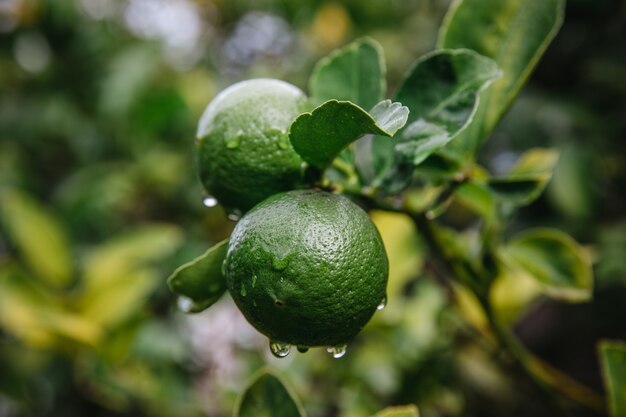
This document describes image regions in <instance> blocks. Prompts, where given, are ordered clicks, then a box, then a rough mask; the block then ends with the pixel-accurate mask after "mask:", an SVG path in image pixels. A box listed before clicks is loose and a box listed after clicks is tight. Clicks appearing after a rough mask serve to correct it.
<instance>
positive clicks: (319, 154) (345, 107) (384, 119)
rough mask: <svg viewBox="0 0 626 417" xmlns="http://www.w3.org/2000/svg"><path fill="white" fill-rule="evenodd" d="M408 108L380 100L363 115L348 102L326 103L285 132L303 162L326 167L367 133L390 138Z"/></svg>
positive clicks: (401, 122) (402, 123) (400, 123)
mask: <svg viewBox="0 0 626 417" xmlns="http://www.w3.org/2000/svg"><path fill="white" fill-rule="evenodd" d="M407 115H408V109H407V108H406V107H404V106H402V105H400V104H399V103H391V102H390V101H389V100H384V101H382V102H380V103H378V104H377V105H376V106H374V108H373V109H372V111H371V114H369V113H367V112H366V111H365V110H363V109H362V108H361V107H359V106H357V105H356V104H354V103H351V102H349V101H337V100H329V101H327V102H325V103H324V104H322V105H321V106H319V107H317V108H316V109H314V110H313V111H312V112H311V113H303V114H301V115H300V116H298V118H297V119H296V120H295V121H294V122H293V124H292V125H291V128H290V130H289V138H290V140H291V144H292V145H293V148H294V149H295V151H296V152H298V154H300V156H301V157H302V159H304V160H305V161H306V162H308V163H309V164H311V165H312V166H315V167H317V168H320V169H323V168H326V167H327V166H328V165H329V164H330V163H331V162H332V161H333V159H335V157H336V156H337V155H339V153H340V152H341V151H342V150H343V149H345V148H346V146H348V145H349V144H350V143H352V142H354V141H355V140H357V139H359V138H360V137H361V136H363V135H366V134H368V133H371V134H377V135H383V136H388V137H391V136H393V135H394V134H395V133H396V131H397V130H398V129H399V128H401V127H402V126H404V123H405V122H406V118H407Z"/></svg>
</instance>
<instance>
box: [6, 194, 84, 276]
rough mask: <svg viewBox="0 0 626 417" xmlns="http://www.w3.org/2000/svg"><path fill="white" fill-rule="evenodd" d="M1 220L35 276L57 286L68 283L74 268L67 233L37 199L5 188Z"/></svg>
mask: <svg viewBox="0 0 626 417" xmlns="http://www.w3.org/2000/svg"><path fill="white" fill-rule="evenodd" d="M0 222H1V223H2V225H3V226H4V229H5V230H6V232H7V235H8V236H9V238H10V239H11V242H12V243H13V245H15V247H16V249H17V250H18V251H19V253H20V255H21V256H22V258H23V259H24V261H25V262H26V263H27V264H28V266H29V268H30V269H31V270H32V271H33V272H34V273H35V274H36V275H37V277H39V278H41V279H42V280H44V281H46V282H47V283H48V284H50V285H53V286H54V287H57V288H58V287H63V286H65V285H67V284H68V283H69V281H70V280H71V278H72V272H73V271H72V269H73V268H72V259H71V254H70V249H69V242H68V239H67V236H66V235H65V231H64V230H63V229H62V227H61V225H60V224H59V223H58V222H57V220H56V219H55V218H54V217H53V216H52V215H51V214H50V213H49V212H47V211H45V209H44V208H43V207H41V206H40V205H39V203H37V202H36V201H35V200H34V199H32V198H31V197H29V196H28V195H26V194H24V193H22V192H20V191H17V190H14V189H8V190H4V191H2V192H0Z"/></svg>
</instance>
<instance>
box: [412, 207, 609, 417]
mask: <svg viewBox="0 0 626 417" xmlns="http://www.w3.org/2000/svg"><path fill="white" fill-rule="evenodd" d="M404 213H405V214H407V215H409V216H410V217H411V219H412V220H413V222H414V224H415V226H416V228H417V230H418V232H419V233H420V234H421V235H422V237H423V238H424V240H425V242H426V244H427V245H428V247H429V249H430V251H431V254H432V255H433V257H434V259H435V260H436V262H435V263H436V265H437V266H438V267H439V268H440V269H441V270H442V271H443V272H444V273H445V274H447V275H448V276H450V277H452V278H454V279H456V280H457V281H459V282H460V283H462V284H464V285H465V286H467V287H468V288H469V289H470V290H471V291H472V292H473V293H474V295H475V296H476V297H477V299H478V301H479V303H480V305H481V307H482V309H483V311H484V313H485V316H486V317H487V320H488V322H489V325H490V328H491V331H492V332H493V335H494V336H495V338H496V340H497V342H498V344H499V346H500V348H501V349H502V350H504V351H506V352H507V353H508V355H509V356H510V357H511V358H512V359H513V360H514V362H513V366H514V367H515V368H516V369H517V371H518V372H519V373H521V374H523V375H525V376H526V378H527V379H528V381H529V382H531V383H532V385H533V386H534V387H535V391H536V392H537V394H538V395H540V396H541V398H543V399H544V400H545V401H546V403H547V405H549V406H550V407H551V408H552V409H553V411H554V412H556V413H558V414H563V413H564V411H565V410H564V407H563V405H562V402H561V400H563V399H565V400H568V402H570V403H575V404H579V405H583V406H585V407H587V408H588V409H590V410H593V411H594V412H596V413H598V414H602V415H605V414H606V409H605V404H604V400H603V398H602V397H601V396H600V395H599V394H597V393H595V392H594V391H592V390H590V389H588V388H587V387H584V386H582V385H581V384H579V383H577V382H575V381H573V380H572V379H571V378H570V377H568V376H566V375H564V374H562V373H560V372H559V371H557V370H555V369H553V368H551V367H550V366H549V365H547V364H545V363H544V362H542V361H541V360H540V359H538V358H536V357H535V356H534V355H533V354H532V353H531V352H529V351H528V350H527V349H526V348H525V347H524V346H523V345H522V344H521V342H520V341H519V340H518V339H517V338H516V337H515V335H514V334H513V333H512V332H511V331H510V329H508V328H507V327H505V326H503V325H502V324H501V323H500V322H499V320H498V318H497V315H496V313H495V311H494V309H493V305H492V304H491V302H490V300H489V290H490V288H491V283H492V282H493V279H492V278H494V277H481V276H480V275H481V274H480V273H479V272H477V271H476V269H475V267H474V266H473V265H472V264H471V263H469V262H467V261H466V260H463V259H457V258H452V257H450V256H448V254H447V251H446V250H445V247H444V246H443V244H442V242H441V241H440V239H439V238H438V236H437V232H436V229H435V227H434V226H435V225H434V224H433V222H432V221H429V220H428V219H427V218H426V216H425V215H424V214H423V213H418V214H416V213H409V212H406V211H404Z"/></svg>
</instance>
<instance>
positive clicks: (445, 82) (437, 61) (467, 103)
mask: <svg viewBox="0 0 626 417" xmlns="http://www.w3.org/2000/svg"><path fill="white" fill-rule="evenodd" d="M500 75H501V74H500V71H499V70H498V66H497V65H496V63H495V62H494V61H492V60H491V59H489V58H486V57H484V56H482V55H479V54H478V53H476V52H474V51H471V50H468V49H448V50H439V51H434V52H431V53H429V54H426V55H424V56H422V57H420V58H419V59H418V60H417V61H416V62H415V63H414V64H413V67H412V68H411V69H410V70H409V72H408V73H407V75H406V76H405V79H404V80H403V81H402V83H401V84H400V87H399V88H398V91H397V92H396V95H395V98H394V100H395V101H399V102H400V103H402V104H404V105H405V106H407V107H408V108H409V110H410V111H411V113H410V115H409V119H408V126H409V127H410V125H411V124H412V123H413V122H416V121H423V122H427V123H428V124H433V125H436V126H438V127H440V128H441V129H443V130H444V131H446V132H447V133H448V134H453V133H456V132H458V131H459V130H461V129H462V128H463V127H464V126H465V125H466V123H467V122H468V120H469V119H471V117H472V114H473V112H474V107H475V106H476V101H477V100H476V97H477V94H478V92H479V91H481V90H482V89H484V88H486V87H487V86H488V85H489V84H491V82H492V81H493V80H495V79H497V78H498V77H500ZM407 130H408V129H407Z"/></svg>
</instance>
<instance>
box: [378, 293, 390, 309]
mask: <svg viewBox="0 0 626 417" xmlns="http://www.w3.org/2000/svg"><path fill="white" fill-rule="evenodd" d="M386 306H387V296H386V295H385V296H384V297H383V299H382V300H380V304H378V306H377V307H376V310H383V309H384V308H385V307H386Z"/></svg>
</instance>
